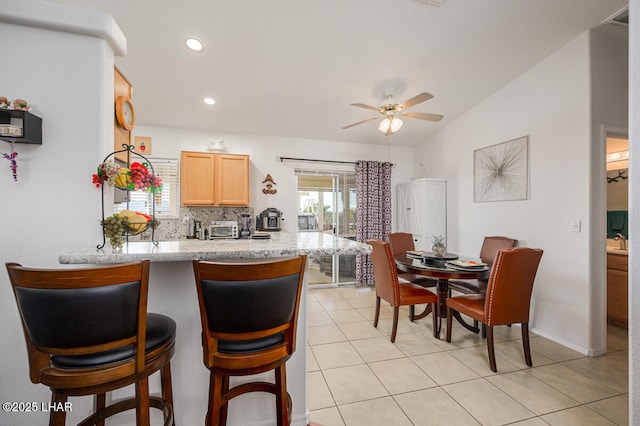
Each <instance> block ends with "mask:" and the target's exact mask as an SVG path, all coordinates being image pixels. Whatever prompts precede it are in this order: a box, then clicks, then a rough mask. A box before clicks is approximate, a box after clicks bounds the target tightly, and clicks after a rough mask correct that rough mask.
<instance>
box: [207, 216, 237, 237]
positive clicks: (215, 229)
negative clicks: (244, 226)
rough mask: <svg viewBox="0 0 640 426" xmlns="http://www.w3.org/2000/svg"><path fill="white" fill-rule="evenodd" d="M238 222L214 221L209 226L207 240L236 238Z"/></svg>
mask: <svg viewBox="0 0 640 426" xmlns="http://www.w3.org/2000/svg"><path fill="white" fill-rule="evenodd" d="M239 236H240V233H239V232H238V222H237V221H235V220H214V221H213V222H211V225H209V239H210V240H215V239H216V238H238V237H239Z"/></svg>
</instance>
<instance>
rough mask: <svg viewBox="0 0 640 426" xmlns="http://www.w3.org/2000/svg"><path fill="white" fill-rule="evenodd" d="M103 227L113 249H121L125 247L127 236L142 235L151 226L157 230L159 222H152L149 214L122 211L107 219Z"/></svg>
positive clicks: (103, 222)
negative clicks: (125, 237)
mask: <svg viewBox="0 0 640 426" xmlns="http://www.w3.org/2000/svg"><path fill="white" fill-rule="evenodd" d="M102 226H103V229H104V233H105V235H106V237H107V238H109V242H110V243H111V247H113V248H114V249H120V248H122V246H123V243H124V236H125V235H138V234H141V233H142V232H144V231H145V230H146V229H147V228H148V227H149V226H153V227H154V228H157V226H158V221H157V220H156V221H154V220H152V218H151V216H149V215H148V214H144V213H141V212H136V211H133V210H121V211H120V212H118V213H114V214H113V215H111V216H109V217H107V218H105V219H104V220H103V221H102Z"/></svg>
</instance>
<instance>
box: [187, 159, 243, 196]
mask: <svg viewBox="0 0 640 426" xmlns="http://www.w3.org/2000/svg"><path fill="white" fill-rule="evenodd" d="M249 167H250V166H249V156H248V155H236V154H212V153H209V152H194V151H182V153H181V155H180V203H181V204H182V205H183V206H237V207H246V206H248V205H249Z"/></svg>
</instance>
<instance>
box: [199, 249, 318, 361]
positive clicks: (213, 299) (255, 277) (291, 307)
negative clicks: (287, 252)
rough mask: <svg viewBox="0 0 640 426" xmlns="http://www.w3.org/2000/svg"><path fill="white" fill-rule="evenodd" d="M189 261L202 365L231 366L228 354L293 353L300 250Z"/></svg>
mask: <svg viewBox="0 0 640 426" xmlns="http://www.w3.org/2000/svg"><path fill="white" fill-rule="evenodd" d="M193 265H194V272H195V277H196V287H197V291H198V301H199V305H200V316H201V322H202V330H203V341H204V362H205V365H207V367H209V368H213V367H216V366H218V367H220V368H230V369H234V370H235V369H236V368H239V367H238V365H234V366H232V365H231V364H230V363H226V361H229V362H230V361H231V360H232V359H234V355H237V356H238V357H246V355H247V354H249V353H252V352H261V351H263V352H265V351H268V350H271V349H275V348H280V349H281V354H285V356H287V355H288V356H290V355H291V354H293V352H294V351H295V341H296V328H297V321H298V311H299V306H300V297H301V293H302V283H303V277H304V268H305V265H306V256H304V255H302V256H298V257H295V258H287V259H270V260H266V261H259V262H251V263H226V262H205V261H198V260H194V261H193ZM274 356H275V355H274ZM238 357H235V359H238ZM223 359H224V360H226V361H223ZM257 364H259V362H258V361H257V358H256V363H255V365H253V367H256V368H261V367H259V366H258V365H257ZM224 366H226V367H224ZM244 367H247V365H246V364H244V365H243V367H242V368H244ZM236 373H237V371H236Z"/></svg>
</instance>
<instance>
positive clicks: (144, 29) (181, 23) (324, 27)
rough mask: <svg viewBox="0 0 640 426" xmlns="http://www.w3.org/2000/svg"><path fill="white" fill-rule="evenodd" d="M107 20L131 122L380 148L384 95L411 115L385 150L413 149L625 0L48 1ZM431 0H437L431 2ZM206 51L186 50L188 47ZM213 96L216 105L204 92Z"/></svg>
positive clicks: (594, 25)
mask: <svg viewBox="0 0 640 426" xmlns="http://www.w3.org/2000/svg"><path fill="white" fill-rule="evenodd" d="M52 1H55V2H57V3H64V4H70V5H76V6H81V7H85V8H91V9H96V10H103V11H106V12H109V13H110V14H111V15H112V16H113V17H114V19H115V20H116V22H117V23H118V25H119V26H120V28H121V29H122V31H123V32H124V34H125V36H126V37H127V45H128V54H127V56H126V57H118V58H116V65H117V66H118V67H119V68H120V69H121V70H122V71H123V72H124V74H125V75H126V76H127V78H128V79H129V80H130V81H131V83H132V84H133V87H134V97H133V99H134V103H135V106H136V113H137V123H138V125H140V124H144V125H157V126H168V127H179V128H188V129H195V130H203V131H206V132H209V133H210V134H211V137H212V138H215V137H218V136H220V135H225V134H229V133H242V134H259V135H269V136H283V137H294V138H303V139H319V140H334V141H343V142H352V143H379V144H386V143H387V137H386V136H384V134H382V133H381V132H379V131H378V130H377V125H378V121H379V120H376V121H370V122H368V123H365V124H362V125H360V126H356V127H353V128H350V129H347V130H342V129H341V127H343V126H345V125H347V124H351V123H354V122H357V121H360V120H364V119H366V118H368V117H371V116H372V115H375V113H372V112H371V111H367V110H365V109H362V108H356V107H353V106H350V104H351V103H356V102H359V103H364V104H369V105H374V106H377V105H379V104H380V103H381V101H382V100H383V91H384V90H385V89H387V88H394V89H395V97H396V98H398V100H400V101H404V100H406V99H408V98H410V97H412V96H414V95H417V94H418V93H421V92H430V93H431V94H433V95H434V98H433V99H431V100H429V101H427V102H424V103H421V104H419V105H416V106H415V107H413V108H411V111H415V112H426V113H438V114H443V115H444V119H443V120H442V121H440V122H438V123H434V122H430V121H422V120H415V119H405V120H404V121H405V124H404V127H403V128H402V129H401V130H400V131H399V132H398V133H396V134H394V135H392V137H391V141H392V143H394V144H396V145H403V146H412V145H415V144H418V143H420V142H421V141H423V140H425V139H426V138H428V137H429V135H430V134H432V133H433V132H436V131H437V130H438V129H440V128H442V127H443V126H446V125H448V124H449V123H451V122H452V121H453V120H455V119H456V118H457V117H459V116H460V115H461V114H463V113H465V112H466V111H468V110H469V109H471V108H472V107H473V106H474V105H476V104H478V103H479V102H480V101H482V100H483V99H485V98H486V97H487V96H489V95H490V94H492V93H493V92H495V91H496V90H498V89H500V88H501V87H503V86H504V85H506V84H507V83H509V82H510V81H511V80H513V79H514V78H516V77H517V76H518V75H520V74H522V73H523V72H524V71H526V70H527V69H528V68H530V67H531V66H533V65H534V64H536V63H537V62H539V61H541V60H542V59H543V58H545V57H546V56H548V55H549V54H551V53H552V52H553V51H555V50H557V49H559V48H560V47H562V46H563V45H565V44H566V43H568V42H569V41H571V40H572V39H573V38H575V37H577V36H578V35H579V34H581V33H582V32H584V31H586V30H588V29H590V28H593V27H596V26H598V25H600V24H601V22H602V21H603V19H605V18H606V17H608V16H610V15H611V14H612V13H614V12H615V11H616V10H618V9H619V8H620V7H622V6H623V5H625V4H626V1H625V0H517V1H514V0H482V1H469V0H446V1H441V2H442V5H441V6H437V5H433V4H431V2H430V1H427V0H323V1H319V0H271V1H260V0H227V1H220V0H207V1H204V0H182V1H180V2H176V1H169V0H154V1H153V2H142V1H131V0H52ZM435 3H437V2H435ZM188 37H196V38H198V39H199V40H201V41H202V42H203V43H204V50H203V51H202V52H199V53H193V52H190V51H187V49H186V48H185V44H184V42H185V39H186V38H188ZM205 96H210V97H212V98H214V99H215V100H216V104H215V105H213V106H207V105H205V104H204V103H203V102H202V99H203V97H205Z"/></svg>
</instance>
